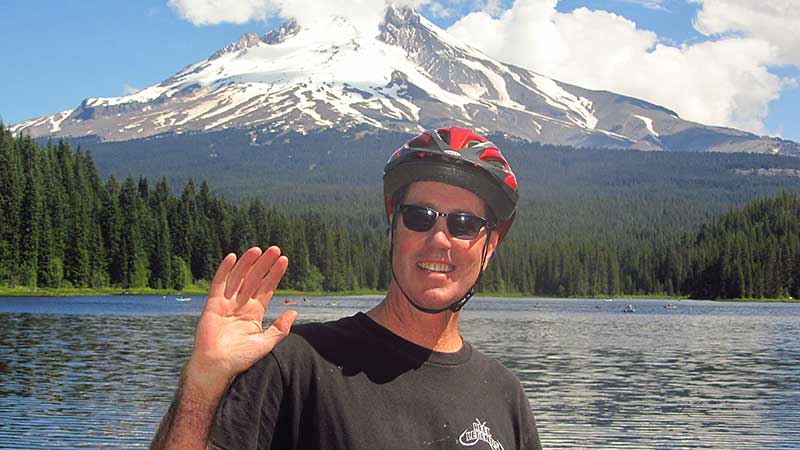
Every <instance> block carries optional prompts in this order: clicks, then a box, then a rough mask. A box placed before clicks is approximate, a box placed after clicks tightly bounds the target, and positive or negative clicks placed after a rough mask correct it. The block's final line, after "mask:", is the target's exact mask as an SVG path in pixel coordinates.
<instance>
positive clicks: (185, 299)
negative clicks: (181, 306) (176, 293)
mask: <svg viewBox="0 0 800 450" xmlns="http://www.w3.org/2000/svg"><path fill="white" fill-rule="evenodd" d="M175 300H177V301H179V302H190V301H192V297H175Z"/></svg>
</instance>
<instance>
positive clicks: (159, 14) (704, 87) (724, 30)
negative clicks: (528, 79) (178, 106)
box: [0, 0, 800, 141]
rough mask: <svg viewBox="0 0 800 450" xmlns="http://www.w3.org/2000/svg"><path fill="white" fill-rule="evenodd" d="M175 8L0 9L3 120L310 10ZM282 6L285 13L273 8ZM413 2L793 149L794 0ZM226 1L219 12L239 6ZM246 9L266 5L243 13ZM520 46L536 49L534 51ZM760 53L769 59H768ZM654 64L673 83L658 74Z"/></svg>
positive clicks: (179, 61) (496, 42) (95, 1)
mask: <svg viewBox="0 0 800 450" xmlns="http://www.w3.org/2000/svg"><path fill="white" fill-rule="evenodd" d="M171 1H172V3H173V4H172V5H170V4H168V0H139V1H136V2H119V1H107V0H104V1H101V0H83V1H80V2H55V1H40V0H7V1H4V2H3V7H2V13H1V14H0V51H2V54H3V55H4V68H3V70H0V118H1V119H2V121H3V122H4V123H5V124H7V125H9V124H13V123H16V122H19V121H22V120H26V119H30V118H33V117H37V116H41V115H47V114H52V113H55V112H58V111H63V110H67V109H72V108H75V107H76V106H78V104H79V103H80V102H81V101H82V100H83V99H84V98H87V97H114V96H120V95H124V94H126V93H129V92H130V91H131V90H134V89H140V88H144V87H146V86H150V85H153V84H156V83H159V82H160V81H162V80H164V79H166V78H167V77H169V76H170V75H172V74H174V73H175V72H177V71H178V70H180V69H181V68H183V67H184V66H186V65H189V64H192V63H194V62H197V61H199V60H202V59H204V58H207V57H208V56H209V55H211V54H212V53H214V52H215V51H216V50H218V49H220V48H221V47H223V46H225V45H227V44H228V43H230V42H233V41H235V40H237V39H238V38H239V36H241V35H242V34H244V33H246V32H256V33H264V32H266V31H268V30H269V29H272V28H274V27H275V26H277V25H279V24H280V22H281V21H282V18H281V17H280V16H281V15H283V16H287V15H290V14H291V11H300V13H299V14H303V13H305V11H307V10H308V7H307V5H304V4H303V3H304V2H305V3H308V4H314V3H313V2H309V0H297V1H290V0H279V1H272V2H270V1H268V0H251V1H248V2H239V3H241V4H243V5H244V4H246V5H247V7H248V8H250V9H242V11H241V14H243V16H242V15H240V16H236V17H237V18H229V19H226V20H228V21H232V20H235V21H242V20H245V21H244V22H243V23H238V24H233V23H217V24H212V25H199V23H205V22H215V21H218V20H219V19H218V18H219V17H222V16H221V13H220V11H214V10H213V9H210V8H212V7H213V3H214V2H210V1H209V0H171ZM281 1H282V2H284V3H287V5H288V6H287V5H284V6H283V7H280V6H279V7H276V6H274V5H276V4H280V3H281ZM376 1H378V2H380V0H339V1H337V2H336V3H335V4H336V5H337V7H340V8H342V10H343V11H348V10H352V9H357V7H355V8H353V7H348V3H358V2H361V4H363V3H368V2H372V3H375V2H376ZM411 2H413V3H415V4H416V5H417V6H418V9H419V10H420V11H422V13H423V14H424V15H425V16H426V17H428V18H429V19H431V20H432V21H433V22H435V23H436V24H438V25H439V26H441V27H443V28H446V29H448V31H450V32H451V33H453V34H454V35H456V36H458V37H459V38H460V39H462V40H463V41H466V42H469V43H470V44H472V45H474V46H476V47H478V48H480V49H482V50H484V51H485V52H486V53H488V54H490V55H491V56H494V57H495V58H498V59H500V60H503V61H508V62H511V63H514V64H517V65H521V66H524V67H527V68H529V69H531V70H534V71H537V72H539V73H542V74H544V75H547V76H551V77H553V78H556V79H559V80H562V81H567V82H571V83H573V84H578V85H581V86H585V87H589V88H593V89H607V90H611V91H614V92H620V93H623V94H627V95H632V96H635V97H639V98H643V99H645V100H648V101H652V102H654V103H657V104H661V105H663V106H666V107H668V108H670V109H673V110H675V111H677V112H678V113H679V114H680V115H681V116H682V117H684V118H688V119H690V120H695V121H698V122H702V123H710V124H714V125H725V126H733V127H736V128H741V129H747V130H748V131H754V132H758V133H760V134H771V135H780V136H783V137H784V138H786V139H792V140H795V141H800V125H798V120H797V118H798V117H800V116H799V115H798V111H799V110H800V88H798V87H797V84H798V80H800V43H798V42H800V41H798V38H786V37H785V36H782V35H779V34H778V33H777V32H775V31H771V30H775V29H777V31H780V27H781V26H783V27H787V26H788V27H793V26H794V25H797V28H790V29H800V7H796V6H793V5H791V3H792V0H784V3H785V2H788V3H786V4H788V5H789V6H787V7H785V8H784V9H782V10H781V9H777V10H774V11H767V13H768V14H764V11H763V9H764V8H760V7H759V10H755V9H752V8H754V7H753V6H747V5H748V3H758V2H749V0H691V1H689V0H605V1H595V0H562V1H558V2H556V1H555V0H516V1H509V0H499V1H498V0H438V1H436V0H411ZM223 3H225V4H226V8H227V10H226V11H224V12H228V11H233V10H236V9H237V8H238V6H236V5H237V4H239V3H237V2H236V1H228V2H223ZM406 3H409V0H406ZM776 3H779V4H780V3H782V2H780V1H777V2H776ZM796 3H800V2H796ZM254 4H256V5H259V4H260V5H261V10H258V6H256V9H252V8H253V6H252V5H254ZM210 5H211V6H210ZM270 5H273V6H270ZM359 5H360V4H359ZM270 8H272V9H270ZM277 8H282V9H277ZM747 8H751V9H750V10H748V9H747ZM770 14H771V15H770ZM226 17H227V16H226ZM231 17H233V16H231ZM242 17H243V18H244V19H243V18H242ZM753 17H756V18H757V20H755V19H752V18H753ZM248 18H251V20H249V21H248V20H246V19H248ZM265 18H266V19H265ZM743 18H744V19H743ZM745 19H747V20H745ZM787 20H788V25H787V24H786V23H785V22H786V21H787ZM204 21H205V22H204ZM770 21H774V22H775V25H776V26H772V25H773V24H772V23H770ZM476 26H478V27H483V28H485V30H486V31H485V32H483V33H478V34H477V35H476V34H475V33H474V32H473V31H471V30H474V29H476V28H475V27H476ZM698 29H699V30H702V31H703V32H700V31H698ZM468 30H470V31H468ZM575 30H579V31H580V32H576V31H575ZM786 34H789V33H783V35H786ZM792 34H796V32H795V33H792ZM606 39H607V42H604V41H605V40H606ZM528 40H530V41H531V42H533V43H538V44H539V45H532V46H529V45H527V44H528V42H527V41H528ZM520 43H522V44H523V45H514V44H520ZM531 48H534V49H533V50H531ZM515 49H516V50H515ZM764 49H770V52H767V51H764ZM768 53H769V54H771V55H772V53H774V55H772V56H770V57H766V56H764V55H765V54H768ZM612 59H613V60H614V61H616V62H615V63H614V64H610V63H609V60H612ZM616 66H619V67H616ZM662 67H672V68H673V69H676V70H677V72H675V73H678V74H680V76H678V77H676V76H675V75H674V73H673V74H672V75H667V74H666V70H661V68H662ZM662 74H663V76H662Z"/></svg>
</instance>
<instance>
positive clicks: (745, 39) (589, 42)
mask: <svg viewBox="0 0 800 450" xmlns="http://www.w3.org/2000/svg"><path fill="white" fill-rule="evenodd" d="M722 1H723V0H706V1H705V4H704V11H705V14H712V13H713V11H711V10H710V9H708V7H709V6H710V4H711V3H717V2H719V3H722ZM734 1H735V0H727V2H728V3H731V2H734ZM745 1H746V0H739V2H740V3H744V2H745ZM787 1H788V0H787ZM556 3H557V0H516V1H515V2H514V4H513V6H512V7H511V8H510V9H508V10H506V11H504V12H503V13H502V14H501V15H499V16H497V17H496V18H493V17H491V16H490V15H489V14H487V13H485V12H474V13H471V14H468V15H467V16H465V17H463V18H461V19H460V20H459V21H457V22H456V23H454V24H453V25H452V26H451V27H450V28H449V29H448V31H449V32H451V33H452V34H454V35H455V36H456V37H458V38H460V39H462V40H464V41H466V42H469V43H470V44H471V45H473V46H474V47H477V48H479V49H481V50H483V51H484V52H486V53H487V54H489V55H491V56H493V57H495V58H497V59H499V60H502V61H507V62H510V63H513V64H516V65H520V66H523V67H526V68H529V69H531V70H534V71H536V72H539V73H542V74H544V75H547V76H550V77H553V78H555V79H558V80H561V81H565V82H569V83H573V84H577V85H579V86H583V87H587V88H592V89H603V90H609V91H612V92H617V93H620V94H625V95H630V96H633V97H637V98H641V99H644V100H647V101H650V102H652V103H656V104H658V105H662V106H665V107H667V108H670V109H672V110H674V111H675V112H677V113H678V114H679V115H680V116H681V117H683V118H685V119H688V120H693V121H697V122H701V123H705V124H711V125H721V126H730V127H734V128H739V129H745V130H748V131H752V132H756V133H762V134H763V133H766V132H767V130H766V128H765V127H764V125H763V120H764V118H765V117H766V116H767V113H768V104H769V102H770V101H772V100H775V99H777V98H778V97H779V96H780V92H781V89H783V88H787V87H790V86H791V85H792V80H782V79H781V78H780V77H778V76H776V75H774V74H772V73H770V72H769V71H768V67H769V66H771V65H774V64H776V63H777V62H778V61H781V60H782V59H781V58H783V56H782V55H784V54H787V53H789V52H787V51H785V49H784V48H783V47H778V45H777V44H776V43H775V42H776V41H777V38H775V39H773V40H771V41H770V40H766V39H764V38H762V36H763V35H764V33H766V32H765V31H761V32H760V33H761V34H757V33H755V32H751V31H749V32H748V33H747V34H742V35H737V36H730V35H726V36H722V37H717V38H715V39H712V40H710V41H707V42H703V43H698V44H693V45H681V46H674V45H668V44H667V43H666V41H665V40H662V39H660V38H659V37H658V36H657V35H656V34H655V33H654V32H652V31H648V30H642V29H639V28H638V27H637V26H636V23H634V22H632V21H631V20H628V19H626V18H624V17H621V16H619V15H616V14H613V13H609V12H606V11H598V10H594V11H593V10H589V9H587V8H578V9H575V10H574V11H571V12H569V13H560V12H558V11H557V10H556ZM754 8H755V7H754ZM784 12H785V11H784ZM773 14H777V12H773ZM708 17H709V18H703V17H701V16H699V18H698V26H700V24H703V26H704V27H706V28H704V29H707V30H720V31H719V32H727V31H730V30H733V29H734V28H737V27H734V26H733V25H732V19H730V18H726V19H725V20H721V21H717V22H714V25H713V26H712V25H711V24H710V17H714V16H713V15H712V16H708ZM759 23H762V22H759ZM762 24H763V23H762ZM738 28H742V27H741V26H739V27H738ZM756 28H757V27H756V26H755V25H752V26H751V27H750V28H748V30H756ZM758 29H759V30H760V28H758ZM475 30H482V32H480V33H476V32H475ZM716 32H717V31H715V32H714V33H716ZM787 34H789V33H787ZM792 39H796V37H791V38H787V40H792ZM785 48H791V46H790V45H789V46H787V47H785Z"/></svg>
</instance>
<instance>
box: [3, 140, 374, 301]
mask: <svg viewBox="0 0 800 450" xmlns="http://www.w3.org/2000/svg"><path fill="white" fill-rule="evenodd" d="M0 210H2V213H3V220H2V222H0V285H6V286H29V287H106V286H115V287H123V288H129V287H132V288H138V287H151V288H157V289H182V288H183V287H185V286H187V285H188V284H190V283H192V282H194V281H197V280H209V279H210V278H211V277H213V275H214V271H215V270H216V267H217V265H218V264H219V261H220V260H221V259H222V257H223V256H224V255H225V254H227V253H228V252H236V253H237V254H241V253H242V252H243V251H244V250H246V249H247V248H249V247H251V246H253V245H261V246H264V245H266V244H267V243H269V244H272V245H278V246H280V247H281V249H282V250H283V251H284V253H286V254H287V255H289V257H290V258H291V270H290V271H289V272H288V273H287V275H286V276H285V277H284V279H283V281H282V285H281V287H283V288H290V289H299V290H304V291H309V290H328V291H343V290H353V289H362V288H371V289H378V288H385V287H386V286H387V285H388V279H387V277H386V274H387V273H389V272H388V267H387V265H386V264H387V257H386V250H387V249H386V245H385V237H384V236H383V234H382V233H380V232H378V231H375V230H371V229H369V228H366V227H362V228H352V227H346V226H344V225H342V224H337V223H332V222H331V221H329V220H325V219H323V217H322V216H320V215H319V214H314V213H306V214H303V215H300V216H290V215H288V214H286V213H285V212H282V211H278V210H276V209H272V208H268V207H265V206H264V205H263V204H262V202H260V201H259V200H252V201H249V202H244V203H243V204H242V205H241V206H238V205H234V204H232V203H230V202H228V201H226V200H225V199H224V197H222V196H215V195H213V194H212V193H211V189H210V188H209V186H208V184H207V183H205V182H202V183H201V184H200V186H199V188H198V187H197V186H196V185H195V183H194V182H193V181H191V180H190V181H189V182H188V183H186V184H185V185H184V187H183V189H182V191H181V192H180V195H178V196H174V195H173V194H172V193H171V190H170V187H169V186H168V184H167V182H166V181H165V180H164V179H161V180H159V181H158V182H156V183H155V185H154V186H151V185H150V184H149V182H148V180H147V179H146V178H144V177H140V178H138V180H134V179H133V178H131V177H127V178H125V179H124V180H123V181H122V182H121V183H120V182H118V181H117V180H116V178H115V177H113V176H111V177H109V178H108V180H107V181H105V182H102V181H101V179H100V177H99V175H98V171H97V169H96V168H95V165H94V162H93V161H92V157H91V154H90V153H89V152H83V151H81V149H80V148H78V149H77V150H76V151H73V150H72V149H71V148H70V146H69V145H68V144H67V143H65V142H63V141H62V142H59V143H58V144H55V145H53V144H51V143H48V144H46V145H43V146H41V148H40V147H39V146H37V145H36V143H35V142H34V141H33V140H31V139H30V138H28V137H19V138H13V137H12V136H11V134H10V133H9V132H8V131H7V130H5V129H0Z"/></svg>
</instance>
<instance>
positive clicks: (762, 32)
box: [695, 0, 800, 65]
mask: <svg viewBox="0 0 800 450" xmlns="http://www.w3.org/2000/svg"><path fill="white" fill-rule="evenodd" d="M695 1H696V2H697V3H701V4H702V8H701V9H700V11H699V12H698V14H697V19H696V20H695V28H697V30H698V31H700V32H701V33H704V34H706V35H720V34H725V33H740V34H742V35H744V36H748V37H752V38H755V39H760V40H763V41H765V42H769V43H770V44H771V45H772V46H774V47H775V51H776V53H775V60H774V61H773V62H774V63H776V64H791V65H800V33H798V32H797V30H799V29H800V2H798V1H797V0H770V1H768V2H766V1H765V2H754V1H752V0H695Z"/></svg>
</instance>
